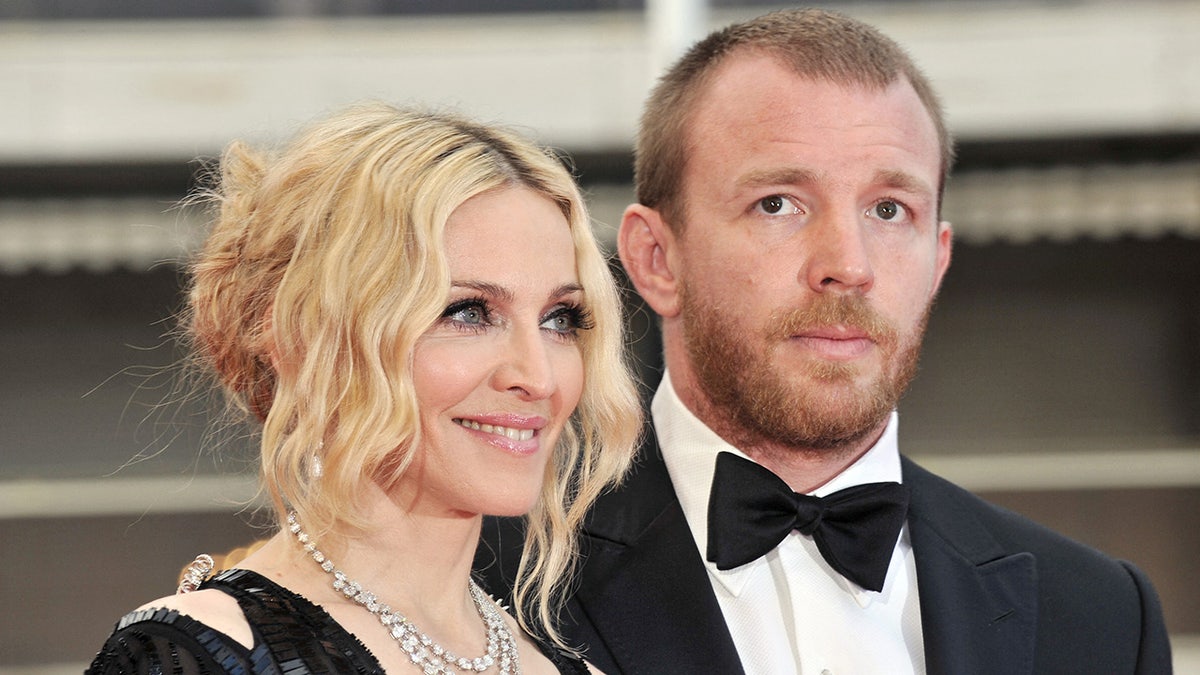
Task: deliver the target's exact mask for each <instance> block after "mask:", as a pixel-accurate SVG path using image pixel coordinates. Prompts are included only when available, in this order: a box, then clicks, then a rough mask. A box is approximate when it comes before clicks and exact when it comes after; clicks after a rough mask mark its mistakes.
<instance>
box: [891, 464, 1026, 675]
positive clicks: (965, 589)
mask: <svg viewBox="0 0 1200 675" xmlns="http://www.w3.org/2000/svg"><path fill="white" fill-rule="evenodd" d="M903 471H904V482H905V483H907V484H909V486H910V487H911V488H912V502H911V504H910V507H909V518H908V525H909V534H910V537H911V539H912V546H913V556H914V558H915V562H916V568H917V584H918V592H919V594H920V605H921V624H922V626H921V629H922V635H923V640H924V643H925V658H926V672H927V673H929V674H930V675H938V674H941V673H947V674H950V673H966V672H969V673H975V674H980V675H983V674H987V673H996V674H997V675H999V674H1000V673H1003V674H1005V675H1009V674H1015V673H1031V672H1032V671H1033V659H1034V652H1035V647H1036V641H1037V620H1038V615H1037V606H1038V579H1037V568H1036V562H1037V561H1036V559H1035V558H1034V556H1033V554H1032V553H1029V552H1025V551H1009V550H1007V549H1006V548H1005V547H1004V546H1002V545H1001V543H1000V542H999V541H997V540H996V539H995V537H993V536H992V534H991V532H990V531H989V529H988V527H987V526H986V524H985V523H984V522H983V520H981V518H980V516H981V515H982V514H983V510H982V509H986V508H988V507H986V506H985V505H984V503H983V502H981V501H979V500H978V498H976V497H974V496H973V495H971V494H970V493H967V492H966V491H964V490H962V489H961V488H959V487H957V486H954V485H953V484H951V483H949V482H947V481H945V480H943V479H941V478H938V477H937V476H935V475H933V474H931V473H929V472H928V471H926V470H925V469H923V468H921V467H920V466H918V465H917V464H915V463H913V462H912V461H911V460H909V459H907V458H904V459H903Z"/></svg>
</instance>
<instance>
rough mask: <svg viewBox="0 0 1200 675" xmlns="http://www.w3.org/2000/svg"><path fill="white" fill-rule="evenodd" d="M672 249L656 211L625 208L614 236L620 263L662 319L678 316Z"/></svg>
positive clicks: (670, 236)
mask: <svg viewBox="0 0 1200 675" xmlns="http://www.w3.org/2000/svg"><path fill="white" fill-rule="evenodd" d="M675 246H676V239H675V235H674V233H673V232H672V231H671V229H670V227H668V226H667V224H666V222H664V221H663V219H662V215H661V214H659V212H658V211H657V210H655V209H652V208H649V207H646V206H643V205H641V204H631V205H630V206H629V207H628V208H626V209H625V215H624V216H622V218H621V229H620V231H619V232H618V233H617V251H618V253H620V255H621V264H622V265H624V266H625V273H626V274H628V275H629V280H630V281H632V282H633V285H634V287H635V288H637V291H638V293H639V294H640V295H641V296H642V299H643V300H645V301H646V304H648V305H650V308H651V309H653V310H654V311H655V312H657V313H658V315H659V316H662V317H664V318H671V317H674V316H676V315H677V314H679V277H678V269H677V254H678V251H677V250H676V248H675Z"/></svg>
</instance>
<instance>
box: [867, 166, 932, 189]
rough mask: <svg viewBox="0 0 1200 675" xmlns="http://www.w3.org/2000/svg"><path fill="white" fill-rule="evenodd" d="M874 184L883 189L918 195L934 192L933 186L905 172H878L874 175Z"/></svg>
mask: <svg viewBox="0 0 1200 675" xmlns="http://www.w3.org/2000/svg"><path fill="white" fill-rule="evenodd" d="M875 182H876V183H878V184H880V185H883V186H884V187H889V188H893V189H896V190H904V191H905V192H913V193H918V194H930V193H932V192H934V189H933V186H932V185H930V184H929V183H927V182H925V181H923V180H921V179H920V178H917V177H916V176H914V175H912V174H911V173H908V172H906V171H893V170H888V171H880V172H878V173H876V174H875Z"/></svg>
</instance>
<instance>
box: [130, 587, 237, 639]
mask: <svg viewBox="0 0 1200 675" xmlns="http://www.w3.org/2000/svg"><path fill="white" fill-rule="evenodd" d="M145 609H173V610H175V611H177V612H179V613H180V614H184V615H186V616H189V617H191V618H192V619H195V620H196V621H199V622H201V623H203V624H204V625H206V626H208V627H210V628H212V629H214V630H218V631H220V632H222V633H224V634H226V635H228V636H229V637H231V638H233V639H234V640H237V641H238V642H239V643H241V644H242V645H243V646H244V647H246V648H247V649H252V648H253V647H254V635H253V633H251V632H250V624H248V623H246V616H245V615H244V614H242V608H241V607H240V606H238V603H237V600H235V599H234V598H233V596H231V595H229V594H227V593H223V592H221V591H219V590H216V589H214V588H206V589H203V590H199V591H192V592H191V593H177V594H175V595H168V596H164V597H161V598H158V599H157V600H151V601H150V602H147V603H146V604H144V605H142V606H141V607H138V611H140V610H145Z"/></svg>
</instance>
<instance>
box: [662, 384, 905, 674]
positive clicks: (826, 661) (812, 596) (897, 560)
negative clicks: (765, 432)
mask: <svg viewBox="0 0 1200 675" xmlns="http://www.w3.org/2000/svg"><path fill="white" fill-rule="evenodd" d="M650 410H651V415H652V416H653V419H654V428H655V431H656V433H657V435H658V444H659V447H660V448H661V450H662V454H663V459H664V460H665V461H666V464H667V471H668V472H669V473H670V476H671V482H672V483H673V484H674V486H675V492H676V494H677V495H678V496H679V502H680V505H681V506H682V507H683V513H684V515H685V516H686V517H687V522H688V526H689V527H690V528H691V530H692V535H693V536H694V537H695V538H696V547H697V548H698V549H699V551H700V557H701V558H704V557H705V552H706V549H707V548H708V497H709V491H710V489H711V486H712V478H713V470H714V465H715V463H716V458H717V453H719V452H722V451H724V452H732V453H734V454H736V455H740V456H742V457H746V455H745V454H743V453H741V452H740V451H738V450H737V449H736V448H734V447H733V446H731V445H729V444H728V443H726V442H725V441H724V440H722V439H721V438H720V437H719V436H717V434H716V433H714V432H713V431H712V430H711V429H709V428H708V427H707V426H705V424H704V423H703V422H701V421H700V420H699V419H697V418H696V416H695V415H693V414H692V413H691V411H689V410H688V409H687V408H686V407H685V406H684V405H683V403H682V402H681V401H680V400H679V397H678V396H677V395H676V393H675V389H674V387H673V386H672V385H671V378H670V373H665V374H664V375H663V380H662V384H660V385H659V388H658V391H657V392H656V393H655V396H654V401H653V403H652V404H651V406H650ZM897 424H898V416H897V414H896V413H895V412H893V413H892V417H891V420H890V421H889V422H888V425H887V429H886V430H885V431H884V432H883V436H882V437H881V438H880V439H879V442H877V443H876V444H875V446H874V447H872V448H871V449H870V450H869V451H868V452H867V453H866V454H865V455H863V456H862V457H861V458H859V460H858V461H856V462H855V463H854V464H852V465H851V466H850V467H849V468H847V469H846V470H845V471H843V472H842V473H840V474H838V475H837V476H836V477H834V479H833V480H831V481H829V482H828V483H826V484H825V485H822V486H821V487H819V488H817V489H816V490H814V491H813V492H811V493H810V494H813V495H816V496H818V497H820V496H824V495H827V494H829V493H831V492H835V491H837V490H841V489H843V488H847V487H851V486H853V485H861V484H863V483H873V482H877V481H895V482H900V480H901V474H900V451H899V448H898V446H897V442H896V427H897ZM747 459H749V458H747ZM704 565H705V567H706V568H707V569H708V578H709V581H710V582H712V587H713V592H714V593H716V596H717V601H718V602H719V603H720V605H721V611H722V612H723V613H724V615H725V623H726V624H727V625H728V626H729V632H730V634H731V635H732V636H733V643H734V644H735V645H736V646H737V650H738V656H739V657H740V658H741V661H742V666H743V667H744V668H745V670H746V673H748V674H749V675H787V674H789V673H795V674H797V675H799V674H803V675H864V674H868V675H869V674H874V673H880V674H886V675H909V674H919V673H924V672H925V653H924V643H923V641H922V638H921V613H920V606H919V604H918V602H917V573H916V567H915V565H914V562H913V554H912V545H911V544H910V542H909V536H908V526H907V525H905V526H904V528H903V529H902V530H901V532H900V537H899V538H898V540H897V542H896V549H895V552H894V553H893V554H892V560H891V565H890V566H889V567H888V573H887V580H886V581H885V582H884V585H883V590H882V591H879V592H874V591H869V590H866V589H863V588H860V587H859V586H858V585H857V584H854V583H853V582H851V581H849V580H847V579H846V578H845V577H843V576H842V575H840V574H838V573H837V572H835V571H834V570H833V568H831V567H830V566H829V564H828V563H826V562H825V559H824V558H822V557H821V553H820V552H819V551H818V550H817V547H816V544H815V543H814V542H813V540H812V537H809V536H805V535H802V534H800V533H799V532H796V531H795V530H793V531H792V533H791V534H789V535H788V536H787V537H786V538H784V540H783V542H782V543H780V544H779V546H777V547H776V548H775V549H773V550H772V551H771V552H770V553H768V554H767V555H766V556H764V557H762V558H759V559H758V560H755V561H754V562H751V563H748V564H746V565H743V566H741V567H737V568H734V569H731V570H725V571H721V570H718V569H717V566H716V565H715V564H713V563H711V562H708V561H707V560H705V561H704Z"/></svg>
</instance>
